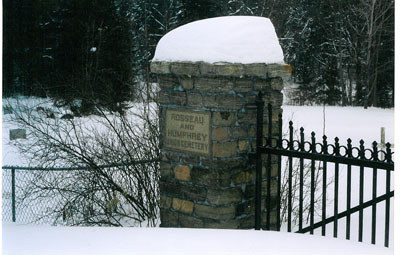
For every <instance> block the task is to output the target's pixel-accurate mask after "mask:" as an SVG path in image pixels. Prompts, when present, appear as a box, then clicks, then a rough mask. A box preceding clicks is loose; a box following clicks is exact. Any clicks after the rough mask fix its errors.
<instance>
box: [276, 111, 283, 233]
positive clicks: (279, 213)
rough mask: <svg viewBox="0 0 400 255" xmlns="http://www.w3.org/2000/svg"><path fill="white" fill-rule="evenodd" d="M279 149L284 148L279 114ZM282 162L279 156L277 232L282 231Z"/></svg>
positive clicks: (280, 115)
mask: <svg viewBox="0 0 400 255" xmlns="http://www.w3.org/2000/svg"><path fill="white" fill-rule="evenodd" d="M278 148H282V114H279V137H278ZM281 160H282V156H281V155H279V156H278V194H277V198H276V199H277V206H278V208H277V213H276V222H277V230H278V231H280V227H281V178H282V176H281V167H282V166H281Z"/></svg>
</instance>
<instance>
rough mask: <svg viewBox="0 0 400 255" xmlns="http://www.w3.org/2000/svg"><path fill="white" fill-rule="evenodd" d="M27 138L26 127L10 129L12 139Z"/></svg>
mask: <svg viewBox="0 0 400 255" xmlns="http://www.w3.org/2000/svg"><path fill="white" fill-rule="evenodd" d="M17 139H26V129H23V128H17V129H10V140H17Z"/></svg>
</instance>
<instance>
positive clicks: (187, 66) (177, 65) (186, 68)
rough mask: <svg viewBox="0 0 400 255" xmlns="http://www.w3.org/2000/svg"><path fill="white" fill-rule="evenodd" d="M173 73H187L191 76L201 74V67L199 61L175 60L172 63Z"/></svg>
mask: <svg viewBox="0 0 400 255" xmlns="http://www.w3.org/2000/svg"><path fill="white" fill-rule="evenodd" d="M170 70H171V73H173V74H176V75H187V76H189V77H191V76H194V75H199V74H200V68H199V65H198V64H197V63H192V62H174V63H171V64H170Z"/></svg>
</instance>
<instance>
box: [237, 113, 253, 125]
mask: <svg viewBox="0 0 400 255" xmlns="http://www.w3.org/2000/svg"><path fill="white" fill-rule="evenodd" d="M237 120H238V122H239V124H240V125H241V124H247V125H248V124H254V125H255V124H257V112H239V113H238V114H237Z"/></svg>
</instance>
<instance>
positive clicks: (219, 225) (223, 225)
mask: <svg viewBox="0 0 400 255" xmlns="http://www.w3.org/2000/svg"><path fill="white" fill-rule="evenodd" d="M239 223H240V222H239V220H226V221H207V222H205V223H204V227H205V228H212V229H237V228H239Z"/></svg>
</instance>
